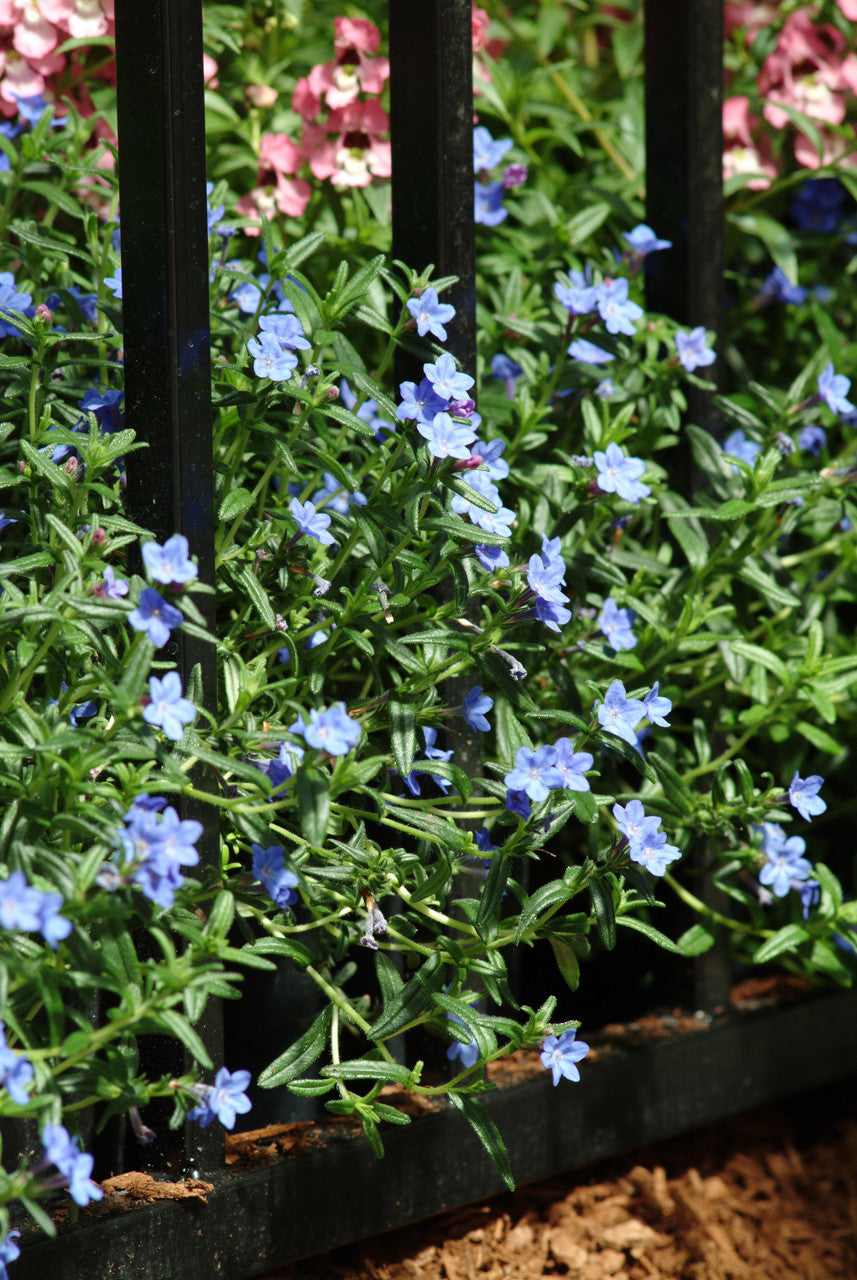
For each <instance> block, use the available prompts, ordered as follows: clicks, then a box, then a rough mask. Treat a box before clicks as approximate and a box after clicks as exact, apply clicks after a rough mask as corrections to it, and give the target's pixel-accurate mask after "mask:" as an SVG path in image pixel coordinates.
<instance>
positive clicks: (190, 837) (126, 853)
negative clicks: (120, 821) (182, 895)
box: [97, 792, 202, 908]
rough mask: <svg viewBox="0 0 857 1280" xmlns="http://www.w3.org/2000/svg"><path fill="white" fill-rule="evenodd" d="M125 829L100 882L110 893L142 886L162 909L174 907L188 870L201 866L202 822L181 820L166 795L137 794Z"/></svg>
mask: <svg viewBox="0 0 857 1280" xmlns="http://www.w3.org/2000/svg"><path fill="white" fill-rule="evenodd" d="M124 821H125V829H124V830H123V831H121V832H120V833H119V847H118V849H117V850H116V853H115V855H114V858H113V861H112V862H111V863H109V864H107V865H106V866H104V867H102V869H101V871H100V872H99V873H98V879H97V882H98V884H99V885H100V886H101V887H102V888H104V889H109V890H114V889H118V888H119V887H120V886H121V885H122V884H126V883H133V884H136V885H139V887H140V888H141V889H142V891H143V893H144V894H145V896H146V897H147V898H149V899H150V900H151V901H152V902H155V903H157V905H158V906H159V907H164V908H167V907H171V906H172V905H173V902H174V901H175V895H176V892H177V891H178V890H179V889H180V888H181V886H182V867H195V866H196V864H197V863H198V862H199V854H198V853H197V851H196V848H195V846H196V842H197V840H199V838H200V836H201V835H202V823H201V822H197V821H196V820H195V819H193V818H180V817H179V815H178V813H177V812H176V810H175V809H174V808H173V807H172V805H170V806H167V802H166V800H165V799H164V798H163V797H162V796H150V795H148V794H147V793H146V792H143V794H142V795H139V796H137V799H136V800H135V801H134V803H133V804H132V806H131V808H130V809H129V810H128V812H127V813H126V814H125V819H124Z"/></svg>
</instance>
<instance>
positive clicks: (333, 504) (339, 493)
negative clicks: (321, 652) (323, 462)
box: [310, 471, 366, 647]
mask: <svg viewBox="0 0 857 1280" xmlns="http://www.w3.org/2000/svg"><path fill="white" fill-rule="evenodd" d="M314 501H315V502H316V504H317V505H319V506H321V505H322V504H323V505H324V506H325V507H329V508H330V510H331V511H335V512H336V513H337V514H338V515H341V516H347V515H348V513H349V511H350V510H351V508H352V507H354V506H357V507H365V506H366V494H365V493H361V492H360V491H359V490H358V489H355V490H354V491H353V492H352V491H351V490H350V489H346V488H345V486H344V485H342V484H340V482H339V481H338V480H337V479H336V477H335V476H332V475H331V474H330V472H329V471H325V472H323V474H322V488H321V489H320V490H319V492H318V493H317V494H316V495H315V499H314ZM319 643H321V642H320V641H316V644H319ZM310 647H312V646H310Z"/></svg>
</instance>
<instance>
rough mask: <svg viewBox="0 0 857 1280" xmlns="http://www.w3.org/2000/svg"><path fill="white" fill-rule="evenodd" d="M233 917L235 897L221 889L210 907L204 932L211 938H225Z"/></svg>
mask: <svg viewBox="0 0 857 1280" xmlns="http://www.w3.org/2000/svg"><path fill="white" fill-rule="evenodd" d="M234 918H235V899H234V898H233V896H232V894H231V893H229V892H228V891H227V890H226V889H221V890H220V892H219V893H218V895H217V897H216V898H215V899H214V902H213V904H212V907H211V911H210V912H209V915H208V921H207V923H206V926H205V932H206V933H207V934H208V935H209V937H212V938H225V937H226V935H227V934H228V932H229V930H230V928H231V927H232V921H233V919H234Z"/></svg>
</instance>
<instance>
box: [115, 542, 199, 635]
mask: <svg viewBox="0 0 857 1280" xmlns="http://www.w3.org/2000/svg"><path fill="white" fill-rule="evenodd" d="M142 551H143V563H144V564H145V566H146V569H147V571H148V573H149V576H150V577H152V578H154V579H155V581H156V582H160V583H162V584H164V585H166V586H170V587H172V588H173V589H177V588H181V587H183V586H184V585H185V584H186V583H188V582H191V581H192V580H193V579H194V578H195V577H196V575H197V567H196V565H195V564H194V563H193V561H191V559H190V548H189V547H188V541H187V538H186V537H185V536H184V534H182V533H176V534H174V535H173V537H171V538H168V539H167V541H166V542H165V543H164V545H163V546H160V545H159V543H157V542H145V543H143V548H142ZM122 594H124V593H122ZM128 621H129V623H130V624H131V626H132V627H133V628H134V629H135V631H144V632H145V633H146V635H147V636H148V638H149V640H150V641H151V642H152V644H153V645H154V647H155V648H156V649H160V648H161V646H162V645H165V644H166V643H167V641H168V640H169V638H170V632H171V631H173V630H175V628H176V627H180V626H181V625H182V623H183V622H184V615H183V614H182V611H181V609H177V608H176V606H175V605H173V604H170V603H169V601H168V600H165V599H164V597H163V596H162V595H161V593H160V592H159V591H157V590H156V589H155V588H154V587H144V588H143V590H142V591H141V592H140V598H139V600H138V601H137V607H136V608H135V609H133V610H132V611H131V613H129V615H128Z"/></svg>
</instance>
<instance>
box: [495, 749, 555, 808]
mask: <svg viewBox="0 0 857 1280" xmlns="http://www.w3.org/2000/svg"><path fill="white" fill-rule="evenodd" d="M503 781H504V782H505V784H506V786H507V787H508V788H509V790H510V791H525V792H526V794H527V795H528V796H529V798H530V799H531V800H532V801H533V803H534V804H538V803H539V801H541V800H547V798H548V795H549V793H550V792H551V791H552V790H555V789H556V788H558V787H562V785H563V777H562V774H561V773H560V772H559V770H558V769H557V768H556V747H549V746H544V747H538V748H537V749H536V750H535V751H531V750H530V748H529V747H519V748H518V750H517V752H516V753H515V767H514V769H512V770H510V772H509V773H507V774H506V776H505V777H504V778H503Z"/></svg>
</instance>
